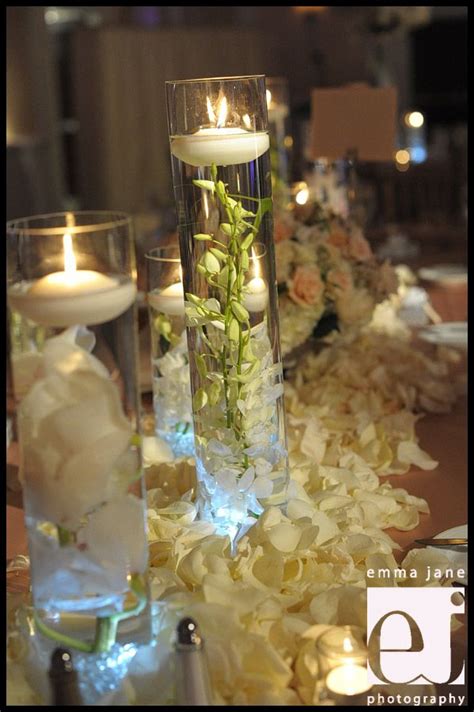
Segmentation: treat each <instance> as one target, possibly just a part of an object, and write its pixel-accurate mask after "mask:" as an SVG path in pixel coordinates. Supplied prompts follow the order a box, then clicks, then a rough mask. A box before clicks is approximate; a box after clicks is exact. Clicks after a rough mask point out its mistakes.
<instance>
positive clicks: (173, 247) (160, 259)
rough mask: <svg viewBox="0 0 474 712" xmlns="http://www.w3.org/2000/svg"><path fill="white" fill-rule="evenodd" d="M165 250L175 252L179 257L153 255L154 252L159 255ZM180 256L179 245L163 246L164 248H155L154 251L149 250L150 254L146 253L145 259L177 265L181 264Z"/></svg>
mask: <svg viewBox="0 0 474 712" xmlns="http://www.w3.org/2000/svg"><path fill="white" fill-rule="evenodd" d="M165 250H174V251H175V252H177V254H178V257H167V256H166V255H158V254H156V255H155V254H153V253H154V252H156V253H158V252H161V251H165ZM179 254H180V253H179V245H163V246H162V247H153V249H151V250H148V252H146V253H145V259H146V260H149V262H170V263H174V264H177V263H181V258H180V257H179Z"/></svg>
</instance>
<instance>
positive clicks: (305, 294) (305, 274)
mask: <svg viewBox="0 0 474 712" xmlns="http://www.w3.org/2000/svg"><path fill="white" fill-rule="evenodd" d="M288 286H289V291H288V294H289V296H290V298H291V299H292V300H293V301H294V302H296V303H297V304H301V305H302V306H313V305H314V304H317V303H318V301H320V300H321V299H322V296H323V292H324V284H323V281H322V279H321V274H320V272H319V269H318V268H317V267H301V266H300V267H297V268H296V270H295V272H294V274H293V278H292V279H290V280H289V282H288Z"/></svg>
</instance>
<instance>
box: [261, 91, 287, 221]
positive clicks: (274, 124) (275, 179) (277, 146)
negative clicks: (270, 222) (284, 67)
mask: <svg viewBox="0 0 474 712" xmlns="http://www.w3.org/2000/svg"><path fill="white" fill-rule="evenodd" d="M265 85H266V99H267V108H268V133H269V136H270V162H271V167H272V188H273V199H274V201H275V202H276V203H277V204H278V206H280V207H282V208H284V207H285V206H286V204H287V202H288V199H289V184H290V156H291V149H292V146H293V139H292V137H291V136H290V134H289V131H288V120H289V116H290V103H289V96H288V94H289V92H288V80H287V79H284V78H282V77H267V78H266V81H265Z"/></svg>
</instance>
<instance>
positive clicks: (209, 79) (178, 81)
mask: <svg viewBox="0 0 474 712" xmlns="http://www.w3.org/2000/svg"><path fill="white" fill-rule="evenodd" d="M262 78H263V79H265V78H266V75H265V74H236V75H235V76H229V77H199V78H197V79H167V80H166V81H165V85H170V86H174V85H176V84H193V83H194V84H199V83H201V84H208V83H209V82H232V81H236V80H239V81H242V80H244V79H262Z"/></svg>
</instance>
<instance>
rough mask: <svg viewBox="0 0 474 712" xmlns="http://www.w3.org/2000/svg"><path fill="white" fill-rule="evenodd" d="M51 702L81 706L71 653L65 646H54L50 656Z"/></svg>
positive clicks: (59, 704)
mask: <svg viewBox="0 0 474 712" xmlns="http://www.w3.org/2000/svg"><path fill="white" fill-rule="evenodd" d="M49 679H50V683H51V692H52V704H53V705H54V706H55V707H61V706H82V705H83V702H82V698H81V693H80V692H79V678H78V675H77V672H76V670H74V666H73V662H72V655H71V653H70V652H69V650H67V649H66V648H56V649H55V650H54V652H53V654H52V656H51V666H50V668H49Z"/></svg>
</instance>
